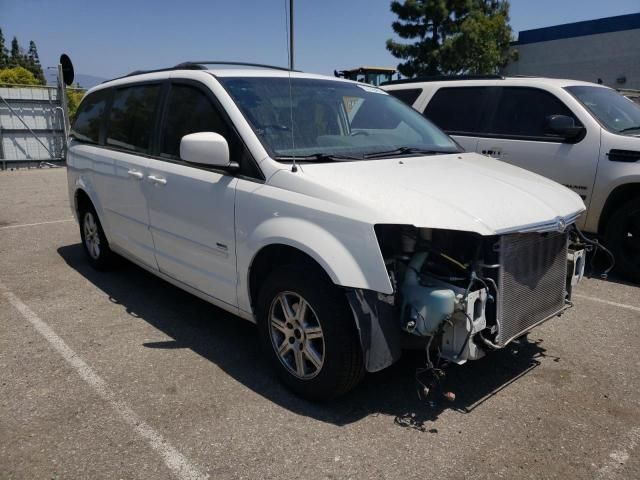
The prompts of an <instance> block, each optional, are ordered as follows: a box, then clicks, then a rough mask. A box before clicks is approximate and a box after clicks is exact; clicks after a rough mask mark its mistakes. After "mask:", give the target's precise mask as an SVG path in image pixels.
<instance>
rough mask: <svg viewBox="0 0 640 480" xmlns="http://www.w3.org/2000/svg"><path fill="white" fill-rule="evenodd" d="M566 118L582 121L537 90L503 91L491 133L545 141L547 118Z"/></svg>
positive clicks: (550, 95) (518, 89)
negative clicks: (553, 116) (538, 138)
mask: <svg viewBox="0 0 640 480" xmlns="http://www.w3.org/2000/svg"><path fill="white" fill-rule="evenodd" d="M550 115H566V116H569V117H573V119H574V120H575V122H576V125H580V121H579V120H578V119H577V118H576V117H575V115H574V114H573V113H572V112H571V110H569V108H567V106H566V105H565V104H564V103H562V102H561V101H560V100H559V99H558V98H556V97H555V96H554V95H553V94H551V93H549V92H546V91H544V90H540V89H537V88H526V87H503V88H502V93H501V95H500V101H499V102H498V108H497V110H496V113H495V115H494V118H493V122H491V123H492V124H491V128H490V130H491V131H490V133H492V134H495V135H505V136H519V137H544V136H545V126H546V120H547V117H549V116H550Z"/></svg>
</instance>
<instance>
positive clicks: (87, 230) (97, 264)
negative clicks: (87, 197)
mask: <svg viewBox="0 0 640 480" xmlns="http://www.w3.org/2000/svg"><path fill="white" fill-rule="evenodd" d="M78 214H79V217H80V238H82V246H83V248H84V253H85V254H86V255H87V259H88V260H89V264H90V265H91V266H92V267H93V268H95V269H96V270H100V271H103V270H108V269H109V268H111V267H112V266H113V263H114V256H115V255H114V253H113V252H112V251H111V249H110V248H109V242H108V241H107V237H106V236H105V234H104V230H103V229H102V225H101V223H100V219H99V218H98V214H97V213H96V209H95V208H94V207H93V205H91V204H88V205H84V206H83V207H82V208H81V209H80V210H79V212H78Z"/></svg>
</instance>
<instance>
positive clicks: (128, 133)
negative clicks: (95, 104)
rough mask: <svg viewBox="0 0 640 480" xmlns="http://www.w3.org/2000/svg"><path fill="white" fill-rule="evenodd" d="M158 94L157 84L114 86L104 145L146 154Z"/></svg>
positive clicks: (158, 87)
mask: <svg viewBox="0 0 640 480" xmlns="http://www.w3.org/2000/svg"><path fill="white" fill-rule="evenodd" d="M159 95H160V85H159V84H155V85H134V86H131V87H124V88H119V89H117V90H116V91H115V94H114V96H113V102H112V104H111V112H110V113H109V126H108V130H107V145H112V146H114V147H118V148H123V149H125V150H131V151H134V152H139V153H148V152H149V148H150V143H151V134H152V132H153V121H154V114H155V111H156V106H157V103H158V98H159Z"/></svg>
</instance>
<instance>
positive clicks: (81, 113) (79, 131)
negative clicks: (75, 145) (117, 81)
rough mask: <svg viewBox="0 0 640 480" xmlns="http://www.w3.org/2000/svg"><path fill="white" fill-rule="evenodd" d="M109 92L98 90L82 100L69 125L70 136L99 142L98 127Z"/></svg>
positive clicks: (85, 140)
mask: <svg viewBox="0 0 640 480" xmlns="http://www.w3.org/2000/svg"><path fill="white" fill-rule="evenodd" d="M109 92H110V91H109V90H106V89H105V90H98V91H97V92H93V93H90V94H89V95H87V96H86V97H85V99H84V100H82V103H81V104H80V106H79V107H78V113H77V115H76V120H75V122H73V126H72V127H71V135H70V136H71V137H73V138H75V139H76V140H80V141H82V142H89V143H100V127H101V126H102V117H103V114H104V109H105V106H106V104H107V99H108V98H109Z"/></svg>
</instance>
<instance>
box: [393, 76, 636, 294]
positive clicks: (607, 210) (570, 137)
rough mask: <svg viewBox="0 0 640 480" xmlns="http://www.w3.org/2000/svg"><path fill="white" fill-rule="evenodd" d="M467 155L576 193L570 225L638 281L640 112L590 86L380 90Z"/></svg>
mask: <svg viewBox="0 0 640 480" xmlns="http://www.w3.org/2000/svg"><path fill="white" fill-rule="evenodd" d="M383 88H384V89H385V90H387V91H388V92H389V93H391V94H392V95H394V96H396V97H398V98H400V99H402V100H403V101H404V102H405V103H407V104H409V105H412V106H413V107H414V108H415V109H416V110H418V111H419V112H420V113H423V114H424V115H425V116H426V117H427V118H428V119H429V120H431V121H432V122H434V123H435V124H436V125H438V126H439V127H440V128H442V129H443V130H444V131H445V132H447V133H448V134H449V135H451V136H452V137H453V138H454V139H455V140H456V141H457V142H458V143H460V145H462V146H463V147H464V149H465V150H467V151H470V152H478V153H481V154H483V155H488V156H491V157H494V158H497V159H499V160H502V161H503V162H507V163H510V164H512V165H517V166H519V167H522V168H526V169H527V170H531V171H533V172H536V173H539V174H541V175H544V176H545V177H548V178H551V179H552V180H555V181H556V182H560V183H562V184H563V185H565V186H567V187H569V188H571V189H572V190H574V191H575V192H576V193H578V194H579V195H580V196H581V197H582V199H583V200H584V202H585V204H586V206H587V213H586V215H584V216H583V217H582V218H581V219H580V220H579V221H578V225H579V226H580V227H581V228H583V229H584V230H585V231H587V232H590V233H594V234H598V235H600V236H601V237H602V239H603V241H604V244H605V246H608V247H609V249H610V250H612V251H613V254H614V256H615V259H616V268H617V270H618V271H619V272H620V273H621V274H622V275H623V276H625V277H626V278H627V279H628V280H631V281H636V282H640V105H639V104H637V103H634V102H633V101H631V100H630V99H628V98H626V97H624V96H622V95H620V94H619V93H618V92H616V91H615V90H613V89H611V88H608V87H605V86H603V85H597V84H593V83H587V82H580V81H577V80H562V79H551V78H536V77H511V78H509V77H506V78H505V77H500V76H486V77H469V76H466V77H465V76H461V77H443V78H438V77H433V78H427V79H422V80H421V79H410V80H399V81H395V82H390V83H387V84H385V86H384V87H383Z"/></svg>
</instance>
